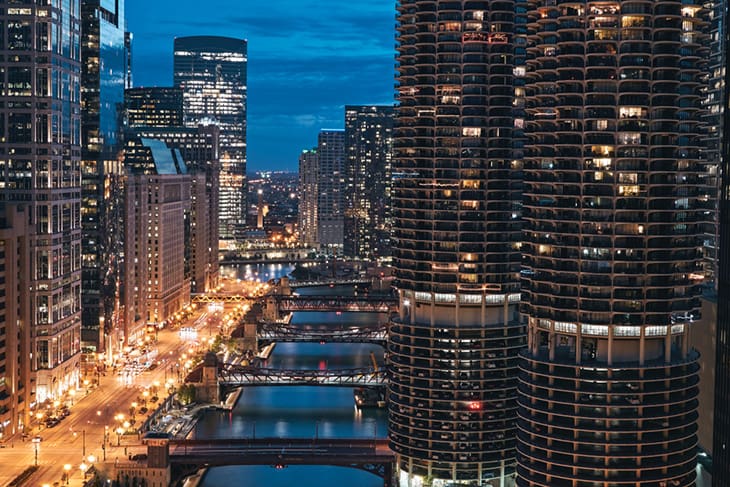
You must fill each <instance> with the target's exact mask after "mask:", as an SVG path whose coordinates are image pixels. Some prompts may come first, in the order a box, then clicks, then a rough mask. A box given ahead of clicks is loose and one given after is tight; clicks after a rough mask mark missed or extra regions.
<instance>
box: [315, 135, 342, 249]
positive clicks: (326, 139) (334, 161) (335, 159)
mask: <svg viewBox="0 0 730 487" xmlns="http://www.w3.org/2000/svg"><path fill="white" fill-rule="evenodd" d="M344 170H345V132H344V131H343V130H337V129H324V130H321V131H320V132H319V136H318V137H317V243H319V246H320V248H321V249H323V250H324V251H326V252H327V253H329V254H341V253H342V245H343V242H344V230H345V228H344V225H345V193H344V190H345V187H344V186H345V173H344Z"/></svg>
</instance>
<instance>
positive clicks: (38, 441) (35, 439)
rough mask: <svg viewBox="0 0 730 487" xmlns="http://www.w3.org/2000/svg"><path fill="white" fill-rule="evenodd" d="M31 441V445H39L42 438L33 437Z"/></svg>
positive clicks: (38, 436)
mask: <svg viewBox="0 0 730 487" xmlns="http://www.w3.org/2000/svg"><path fill="white" fill-rule="evenodd" d="M31 441H32V442H33V443H40V442H41V441H43V437H42V436H41V435H35V436H34V437H33V439H32V440H31Z"/></svg>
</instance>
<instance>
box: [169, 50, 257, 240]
mask: <svg viewBox="0 0 730 487" xmlns="http://www.w3.org/2000/svg"><path fill="white" fill-rule="evenodd" d="M174 56H175V58H174V78H173V79H174V85H175V87H178V88H181V89H182V91H183V114H184V122H185V125H186V126H188V127H197V126H198V125H199V124H200V123H215V124H216V125H218V127H219V128H220V165H221V169H220V178H219V185H220V189H219V194H220V210H219V218H218V221H219V225H220V237H221V238H222V239H227V240H231V239H235V238H236V237H237V236H239V235H241V232H242V230H243V228H244V225H245V223H246V215H247V208H246V206H247V204H246V203H247V201H246V85H247V81H246V63H247V42H246V41H245V40H242V39H233V38H229V37H216V36H194V37H178V38H176V39H175V52H174Z"/></svg>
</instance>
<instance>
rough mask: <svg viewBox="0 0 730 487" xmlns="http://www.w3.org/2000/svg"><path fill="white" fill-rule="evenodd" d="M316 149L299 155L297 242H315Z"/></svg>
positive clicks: (317, 192) (308, 243) (311, 244)
mask: <svg viewBox="0 0 730 487" xmlns="http://www.w3.org/2000/svg"><path fill="white" fill-rule="evenodd" d="M317 167H318V166H317V149H316V148H315V149H309V150H305V151H302V153H301V154H300V155H299V195H298V196H299V198H298V199H299V216H298V219H299V220H298V226H299V242H300V243H302V244H304V245H310V246H314V245H316V244H317V199H318V195H319V191H318V187H319V186H318V184H317V178H318V170H317Z"/></svg>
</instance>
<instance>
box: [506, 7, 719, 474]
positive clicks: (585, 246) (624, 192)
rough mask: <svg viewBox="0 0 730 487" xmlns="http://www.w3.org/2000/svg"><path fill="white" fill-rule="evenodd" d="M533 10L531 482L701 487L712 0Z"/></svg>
mask: <svg viewBox="0 0 730 487" xmlns="http://www.w3.org/2000/svg"><path fill="white" fill-rule="evenodd" d="M529 11H530V16H529V23H528V33H529V35H528V53H527V74H526V79H525V85H526V87H525V90H526V112H527V117H526V128H525V132H526V135H527V141H526V144H525V158H524V174H525V188H524V191H525V196H524V225H525V232H524V238H525V243H524V244H523V250H524V253H525V262H526V269H525V270H524V272H523V276H524V280H523V288H522V290H523V300H524V301H523V312H524V313H525V315H526V316H527V318H528V320H529V323H528V324H529V328H528V348H527V350H526V351H525V352H524V353H523V360H522V361H521V365H520V368H521V371H520V385H519V388H520V399H519V420H518V485H521V486H531V487H532V486H545V487H556V486H570V487H584V486H585V487H588V486H596V485H601V486H602V487H619V486H632V487H639V486H646V487H648V486H652V487H659V486H662V485H665V486H670V485H671V486H690V485H694V481H695V464H696V461H695V458H696V451H695V448H696V434H695V433H696V429H697V426H696V420H697V400H696V396H697V382H698V376H697V370H698V366H697V362H696V361H697V354H696V353H695V352H693V351H691V350H690V349H689V344H688V327H689V326H690V324H691V322H692V321H693V319H694V318H696V317H697V314H698V308H699V305H700V303H699V299H698V295H699V291H700V290H699V282H698V279H699V278H700V275H699V274H698V272H699V271H700V269H701V267H700V258H701V256H700V252H699V245H700V242H699V238H698V236H699V234H700V231H701V230H700V227H699V222H700V221H701V216H700V212H699V209H700V208H701V205H699V204H698V201H697V197H698V174H699V172H700V171H701V167H700V164H699V150H700V137H701V130H700V120H701V104H702V98H701V96H702V93H701V89H702V85H701V76H702V67H703V63H704V62H705V57H706V55H707V53H706V49H705V47H704V38H703V34H702V31H703V27H704V26H703V21H702V15H703V11H702V3H700V2H692V1H686V0H685V1H680V0H666V1H665V0H654V1H650V0H625V1H600V2H598V1H596V2H593V1H561V0H558V1H532V2H530V9H529Z"/></svg>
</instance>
